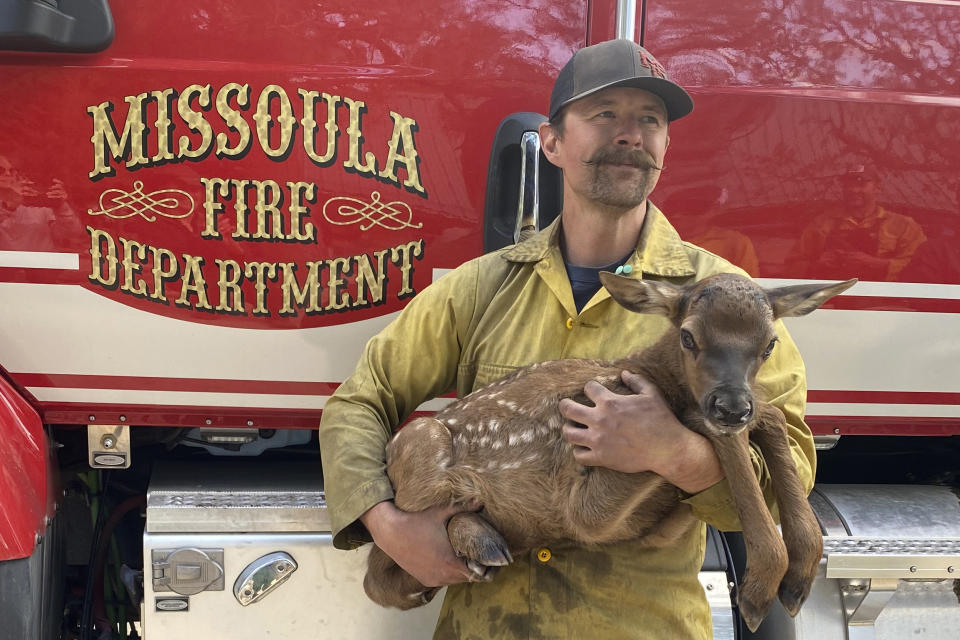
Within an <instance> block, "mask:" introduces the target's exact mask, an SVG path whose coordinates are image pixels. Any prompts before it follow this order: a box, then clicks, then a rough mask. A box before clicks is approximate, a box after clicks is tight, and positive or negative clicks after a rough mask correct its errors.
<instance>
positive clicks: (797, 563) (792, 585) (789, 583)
mask: <svg viewBox="0 0 960 640" xmlns="http://www.w3.org/2000/svg"><path fill="white" fill-rule="evenodd" d="M751 437H752V438H753V440H754V442H756V443H757V445H758V446H759V447H760V450H761V451H762V452H763V459H764V460H766V462H767V468H768V469H769V470H770V476H771V478H772V480H773V491H774V494H775V495H776V498H777V508H778V509H779V511H780V528H781V530H782V531H783V540H784V542H785V543H786V547H787V556H788V558H789V560H788V565H787V573H786V575H785V576H784V578H783V581H782V582H781V583H780V602H782V603H783V606H784V608H786V610H787V611H788V612H789V613H790V615H792V616H795V615H797V612H798V611H800V606H801V605H802V604H803V602H804V600H806V599H807V596H808V595H809V594H810V587H811V586H812V585H813V581H814V579H815V578H816V576H817V569H818V568H819V566H820V558H821V556H822V555H823V534H822V533H821V530H820V524H819V523H818V522H817V517H816V516H815V515H814V513H813V509H811V508H810V503H809V502H807V496H806V492H805V491H804V488H803V485H802V484H801V483H800V477H799V476H798V475H797V467H796V464H795V463H794V461H793V456H792V455H790V443H789V441H788V440H787V432H786V420H785V419H784V417H783V413H782V412H781V411H780V410H779V409H777V408H776V407H772V406H770V405H760V406H759V408H758V420H757V425H756V426H755V427H754V430H753V432H752V433H751Z"/></svg>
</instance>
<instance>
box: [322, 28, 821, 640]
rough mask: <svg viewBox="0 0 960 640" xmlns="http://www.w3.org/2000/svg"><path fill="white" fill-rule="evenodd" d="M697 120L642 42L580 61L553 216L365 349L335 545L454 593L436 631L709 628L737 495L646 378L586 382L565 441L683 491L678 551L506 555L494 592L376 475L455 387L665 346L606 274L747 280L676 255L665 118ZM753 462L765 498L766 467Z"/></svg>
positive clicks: (649, 634) (561, 80) (785, 379)
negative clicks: (415, 422) (390, 447)
mask: <svg viewBox="0 0 960 640" xmlns="http://www.w3.org/2000/svg"><path fill="white" fill-rule="evenodd" d="M692 108H693V103H692V101H691V99H690V97H689V96H688V95H687V93H686V92H685V91H684V90H683V89H681V88H680V87H679V86H677V85H676V84H674V83H672V82H670V81H669V80H668V79H667V78H666V75H665V73H663V70H662V67H661V66H660V65H659V63H657V62H656V60H655V59H654V58H653V57H652V56H651V55H650V54H649V53H648V52H646V51H645V50H643V49H642V48H640V47H638V46H637V45H635V44H633V43H632V42H629V41H624V40H620V41H611V42H607V43H602V44H599V45H594V46H592V47H588V48H585V49H582V50H581V51H579V52H578V53H577V54H575V55H574V57H573V58H572V60H571V61H570V62H569V63H568V64H567V65H566V66H565V67H564V69H563V70H562V71H561V72H560V75H559V77H558V79H557V83H556V85H555V87H554V91H553V95H552V97H551V101H550V121H549V122H548V123H545V124H544V125H543V126H541V128H540V136H541V140H542V148H543V150H544V153H545V154H546V156H547V158H548V159H549V160H550V161H551V162H552V163H554V164H556V165H557V166H559V167H560V168H561V169H562V170H563V180H564V206H563V211H562V213H561V216H560V218H559V219H558V220H557V221H556V222H555V223H554V224H552V225H551V226H550V227H548V228H547V229H545V230H543V231H542V232H540V233H538V234H536V235H534V236H533V237H531V238H529V239H528V240H526V241H524V242H521V243H520V244H518V245H516V246H514V247H508V248H506V249H504V250H501V251H498V252H495V253H492V254H488V255H486V256H483V257H481V258H478V259H476V260H472V261H470V262H468V263H466V264H465V265H462V266H461V267H460V268H458V269H456V270H454V271H453V272H451V273H449V274H447V275H446V276H444V277H443V278H442V279H440V280H439V281H437V282H436V283H434V284H433V285H432V286H430V287H428V288H427V289H425V290H424V291H423V292H422V293H421V294H419V295H418V296H417V297H416V298H414V300H413V301H412V302H411V303H410V305H408V307H407V308H406V309H405V310H404V312H403V313H402V314H401V315H400V317H399V318H398V319H397V320H396V321H395V322H394V323H392V324H391V325H390V326H389V327H387V328H386V329H385V330H384V331H383V332H382V333H381V334H380V335H378V336H376V337H374V338H373V339H372V340H371V341H370V343H369V344H368V345H367V347H366V349H365V350H364V354H363V356H362V358H361V360H360V363H359V365H358V367H357V370H356V372H355V373H354V374H353V375H352V376H351V377H350V378H349V379H348V380H347V381H345V382H344V384H343V385H342V386H341V388H340V389H339V390H338V392H337V394H336V395H335V396H334V397H333V398H331V400H330V402H329V403H328V404H327V406H326V407H325V410H324V415H323V420H322V423H321V428H320V448H321V452H322V455H323V468H324V473H325V480H326V487H327V496H328V500H329V504H330V508H331V515H332V521H333V528H334V534H335V535H334V543H335V544H336V545H337V546H340V547H347V548H349V547H350V546H351V545H356V544H359V543H361V542H363V541H366V540H368V539H369V537H368V535H372V537H373V539H374V540H375V541H376V543H377V544H378V545H379V546H380V547H381V548H382V549H383V550H384V551H385V552H386V553H387V554H389V555H390V556H392V557H393V558H394V559H395V560H396V561H397V562H398V563H399V564H400V565H401V566H402V567H403V568H405V569H406V570H407V571H409V572H410V573H412V574H413V575H414V576H415V577H417V578H418V579H419V580H420V581H421V582H422V583H423V584H425V585H451V586H450V588H449V589H448V592H447V598H446V601H445V602H444V608H443V611H442V612H441V615H440V621H439V624H438V628H437V631H436V636H435V637H437V638H463V639H486V638H576V639H579V638H605V639H608V638H698V639H700V638H709V637H710V635H711V624H710V612H709V608H708V607H707V603H706V599H705V597H704V593H703V589H702V587H701V586H700V583H699V582H698V580H697V572H698V570H699V568H700V566H701V563H702V561H703V554H704V545H705V542H704V540H705V525H704V524H703V523H702V522H701V520H702V521H707V522H710V523H712V524H715V525H717V526H719V527H721V528H736V527H737V526H738V522H737V518H736V515H735V512H734V509H733V503H732V496H731V495H730V492H729V488H728V487H727V484H726V482H725V481H724V480H723V473H722V471H721V469H720V467H719V464H718V462H717V459H716V456H715V455H714V453H713V450H712V448H711V447H710V446H709V444H708V443H707V442H706V440H704V439H703V438H702V437H700V436H699V435H697V434H695V433H693V432H691V431H689V430H687V429H685V428H684V427H683V426H682V425H680V424H679V423H678V422H677V420H676V418H675V417H674V416H673V415H672V414H671V413H670V412H669V410H668V409H667V408H666V406H665V403H664V401H663V399H662V398H661V397H660V395H659V393H658V392H657V391H656V390H655V389H652V388H650V385H648V384H646V383H645V381H644V380H643V379H641V378H639V377H636V376H629V375H625V377H624V379H625V381H626V382H627V384H628V385H629V386H630V387H631V388H632V389H633V390H634V391H635V392H636V393H635V395H632V396H617V395H614V394H612V393H610V392H608V391H607V390H606V389H604V388H602V387H600V385H599V384H594V383H590V384H588V385H587V386H586V388H585V391H586V393H587V395H588V396H589V397H590V398H591V399H592V400H593V401H594V403H595V405H596V406H594V407H587V406H582V405H578V404H576V403H574V402H570V401H565V402H564V404H563V406H562V408H561V410H562V411H563V413H564V415H565V417H566V418H567V419H568V420H569V421H570V423H568V424H567V425H565V427H564V437H566V438H567V439H568V441H570V442H571V443H573V444H574V445H577V449H576V454H575V455H576V457H577V459H578V460H579V461H580V462H581V463H582V464H584V465H602V466H606V467H609V468H612V469H617V470H619V471H624V472H638V471H654V472H656V473H659V474H661V475H662V476H663V477H665V478H666V479H667V480H669V481H670V482H671V483H673V484H674V485H676V486H677V487H678V491H680V492H681V496H682V497H683V498H684V499H685V501H686V503H687V504H688V505H689V507H690V514H689V522H690V526H689V527H688V528H687V530H686V532H685V533H684V534H683V535H681V536H680V537H679V538H678V539H676V540H675V541H672V542H670V543H668V544H667V545H666V546H663V547H660V548H656V549H654V548H649V547H645V546H644V545H643V544H642V543H639V542H629V543H624V544H617V545H609V546H604V547H598V548H594V549H583V548H578V547H576V546H573V545H555V546H551V547H550V548H549V549H547V548H543V549H534V550H533V551H532V552H530V553H529V554H525V555H524V556H523V557H517V558H514V562H513V564H512V565H510V566H509V567H505V568H503V569H502V570H501V571H500V573H499V574H498V575H497V576H496V578H495V579H494V580H493V581H492V582H489V583H473V584H463V583H464V582H465V581H466V580H467V579H468V573H467V570H466V567H465V566H464V564H463V562H462V561H460V560H459V559H457V558H456V557H454V555H453V553H452V551H451V549H450V545H449V542H448V541H447V537H446V531H445V528H444V523H445V522H446V520H447V519H448V518H449V517H450V516H451V515H452V514H453V513H454V512H455V510H454V509H451V508H435V509H431V510H428V511H426V512H421V513H404V512H401V511H399V510H398V509H396V507H395V506H394V505H393V503H392V502H391V501H390V500H391V498H392V497H393V492H392V489H391V487H390V483H389V480H388V479H387V478H386V476H385V473H384V446H385V443H386V442H387V439H388V438H389V436H390V434H391V432H392V430H393V429H394V428H395V427H396V425H398V424H399V423H400V422H402V421H403V419H404V418H405V417H406V416H407V415H409V413H410V412H412V411H413V410H414V409H415V408H416V407H417V406H418V405H419V404H420V403H422V402H423V401H425V400H426V399H428V398H430V397H433V396H436V395H440V394H443V393H445V392H447V391H448V390H450V389H453V388H455V389H456V390H457V393H458V395H460V396H463V395H466V394H468V393H469V392H470V391H471V390H473V389H476V388H478V387H480V386H483V385H485V384H487V383H489V382H491V381H492V380H494V379H497V378H499V377H502V376H503V375H505V374H507V373H509V372H510V371H512V370H514V369H515V368H517V367H520V366H524V365H527V364H530V363H532V362H537V361H543V360H550V359H556V358H568V357H589V358H613V357H618V356H622V355H624V354H625V353H628V352H630V351H633V350H636V349H638V348H641V347H643V346H646V345H649V344H651V343H653V342H654V341H655V340H656V339H657V338H658V337H659V336H660V335H661V334H662V332H663V331H664V330H665V329H666V327H667V321H666V320H665V319H663V318H661V317H659V316H657V317H653V316H641V315H638V314H635V313H632V312H629V311H627V310H625V309H623V308H622V307H620V306H619V305H617V304H616V303H615V302H614V301H613V300H612V299H610V296H609V294H608V293H607V292H606V290H604V289H602V288H601V287H600V284H599V278H598V275H597V273H598V272H599V270H600V269H601V268H607V269H614V268H617V267H623V269H622V270H621V271H622V272H626V273H630V274H632V275H633V277H644V278H656V279H663V280H667V281H672V282H678V283H679V282H688V281H691V280H696V279H699V278H703V277H705V276H707V275H709V274H712V273H717V272H720V271H737V269H736V268H735V267H733V266H732V265H730V264H729V263H727V262H725V261H724V260H722V259H720V258H718V257H716V256H714V255H713V254H710V253H708V252H706V251H703V250H701V249H698V248H696V247H694V246H692V245H689V244H686V243H684V242H682V241H681V240H680V238H679V237H678V236H677V234H676V232H675V231H674V230H673V228H672V227H671V226H670V225H669V223H668V222H667V221H666V219H665V218H664V217H663V214H661V213H660V211H659V210H658V209H657V208H656V207H655V206H653V204H651V203H649V202H648V200H647V196H648V195H649V194H650V192H651V191H652V190H653V188H654V186H655V185H656V182H657V179H658V178H659V175H660V170H661V169H662V167H663V163H664V157H665V155H666V151H667V146H668V145H669V136H668V122H669V121H671V120H675V119H677V118H679V117H682V116H684V115H686V114H687V113H689V112H690V111H691V110H692ZM568 272H569V274H570V275H568ZM571 283H573V284H572V285H571ZM778 331H779V336H780V339H781V341H780V344H779V345H778V347H777V349H776V350H775V355H774V357H773V358H771V360H770V361H769V362H768V364H767V365H765V367H764V370H763V371H762V372H761V376H760V378H759V380H760V383H761V385H762V386H763V389H764V390H765V391H766V392H767V393H766V395H767V397H768V398H769V399H770V400H771V401H772V402H774V403H775V404H776V405H777V406H779V407H781V408H782V409H783V410H784V413H785V414H786V415H787V419H788V421H789V423H790V425H791V426H790V435H791V438H792V439H793V442H792V444H793V450H794V454H795V455H794V457H795V459H796V462H797V466H798V470H799V473H800V477H801V478H802V480H803V482H804V484H805V485H806V487H807V488H808V489H809V488H810V487H811V486H812V482H813V465H814V450H813V442H812V438H811V437H810V434H809V430H808V429H807V428H806V426H805V425H804V424H803V420H802V417H801V416H802V412H803V403H804V395H805V383H804V377H803V366H802V363H801V361H800V358H799V356H798V355H797V353H796V348H795V347H794V345H793V342H792V341H791V340H790V338H789V336H788V335H787V334H786V331H785V330H784V329H783V327H782V326H778ZM572 423H579V425H582V426H574V425H573V424H572ZM754 467H755V471H756V473H757V475H758V478H759V479H760V482H761V485H762V486H763V488H764V490H765V495H769V494H770V479H769V475H768V474H767V471H766V467H765V465H764V463H763V460H762V458H761V457H760V455H759V454H755V455H754ZM768 502H771V503H772V500H771V499H770V498H768Z"/></svg>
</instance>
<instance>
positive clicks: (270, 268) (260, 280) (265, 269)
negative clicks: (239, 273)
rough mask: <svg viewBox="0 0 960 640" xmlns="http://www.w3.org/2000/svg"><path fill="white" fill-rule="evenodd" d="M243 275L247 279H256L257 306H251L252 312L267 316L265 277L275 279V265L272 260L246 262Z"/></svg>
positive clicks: (268, 312)
mask: <svg viewBox="0 0 960 640" xmlns="http://www.w3.org/2000/svg"><path fill="white" fill-rule="evenodd" d="M243 275H244V276H246V277H247V279H250V280H254V279H255V281H256V285H255V287H256V289H257V306H256V307H254V308H253V314H254V315H257V316H268V315H270V310H269V309H267V304H266V301H267V282H266V279H267V278H269V279H271V280H276V279H277V265H276V263H274V262H247V263H245V265H244V270H243Z"/></svg>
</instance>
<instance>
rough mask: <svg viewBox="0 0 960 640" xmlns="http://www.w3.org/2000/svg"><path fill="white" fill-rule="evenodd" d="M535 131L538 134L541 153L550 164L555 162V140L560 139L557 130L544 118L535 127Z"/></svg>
mask: <svg viewBox="0 0 960 640" xmlns="http://www.w3.org/2000/svg"><path fill="white" fill-rule="evenodd" d="M537 133H539V134H540V150H541V151H543V155H545V156H546V157H547V160H549V161H550V162H551V163H552V164H557V142H559V140H560V137H559V136H558V135H557V130H556V129H554V128H553V127H552V126H551V125H550V122H549V121H548V120H544V121H543V122H541V123H540V126H539V127H538V128H537Z"/></svg>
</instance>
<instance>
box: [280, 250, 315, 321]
mask: <svg viewBox="0 0 960 640" xmlns="http://www.w3.org/2000/svg"><path fill="white" fill-rule="evenodd" d="M278 266H279V267H280V270H281V272H282V273H283V276H282V278H283V279H282V281H281V285H280V286H281V288H282V291H283V306H281V307H280V314H281V315H284V314H295V313H296V310H295V309H294V308H293V304H292V303H293V302H294V301H295V302H296V303H297V306H299V307H301V308H303V307H304V306H306V309H304V310H305V311H306V312H307V313H320V312H321V311H322V309H321V308H320V268H321V267H322V266H323V263H322V262H321V261H310V262H307V263H306V266H307V278H306V281H305V282H304V283H303V287H302V288H301V287H300V285H299V283H298V282H297V273H296V272H297V265H296V264H294V263H293V262H281V263H279V264H278Z"/></svg>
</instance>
